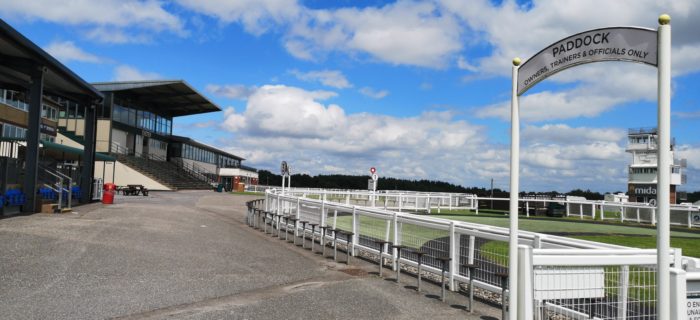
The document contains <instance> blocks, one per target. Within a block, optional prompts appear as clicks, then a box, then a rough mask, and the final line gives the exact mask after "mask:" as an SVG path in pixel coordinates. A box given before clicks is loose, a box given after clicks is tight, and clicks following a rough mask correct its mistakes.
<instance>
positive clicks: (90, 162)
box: [80, 101, 97, 203]
mask: <svg viewBox="0 0 700 320" xmlns="http://www.w3.org/2000/svg"><path fill="white" fill-rule="evenodd" d="M83 107H84V108H85V136H84V137H85V145H84V148H83V152H84V155H83V158H82V163H81V164H80V168H81V170H80V190H81V191H82V192H81V195H80V203H89V202H90V201H91V200H92V194H91V193H92V180H93V179H94V175H95V139H96V134H95V130H96V127H97V113H96V112H95V105H94V104H93V103H92V101H86V102H84V105H83Z"/></svg>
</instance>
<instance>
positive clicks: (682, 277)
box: [669, 267, 688, 319]
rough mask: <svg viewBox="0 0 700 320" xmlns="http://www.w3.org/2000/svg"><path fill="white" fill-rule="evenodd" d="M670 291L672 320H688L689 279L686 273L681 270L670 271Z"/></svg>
mask: <svg viewBox="0 0 700 320" xmlns="http://www.w3.org/2000/svg"><path fill="white" fill-rule="evenodd" d="M669 271H670V273H671V274H670V276H671V277H670V279H669V280H670V281H671V282H670V289H671V294H670V297H669V301H672V302H673V303H672V304H671V319H687V318H688V309H687V303H688V302H687V300H686V299H687V294H688V289H687V285H688V284H687V279H686V276H687V274H686V272H685V270H683V269H681V268H678V267H676V268H671V269H670V270H669Z"/></svg>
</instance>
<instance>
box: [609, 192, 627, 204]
mask: <svg viewBox="0 0 700 320" xmlns="http://www.w3.org/2000/svg"><path fill="white" fill-rule="evenodd" d="M605 201H606V202H628V201H629V196H628V195H626V194H624V193H606V194H605Z"/></svg>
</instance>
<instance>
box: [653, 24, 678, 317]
mask: <svg viewBox="0 0 700 320" xmlns="http://www.w3.org/2000/svg"><path fill="white" fill-rule="evenodd" d="M670 23H671V17H670V16H668V15H666V14H663V15H661V16H659V31H658V58H657V59H658V62H657V68H658V74H659V80H658V86H659V88H658V95H659V110H658V121H659V122H658V127H659V131H658V133H659V137H658V139H659V141H658V143H659V148H658V150H657V151H656V152H657V158H658V159H659V169H658V170H657V172H658V180H657V185H656V190H658V191H657V201H656V203H657V206H658V207H657V208H658V210H656V212H658V215H659V217H658V222H657V224H656V230H657V231H656V233H657V235H656V247H657V265H658V271H657V273H656V277H657V280H656V297H657V300H656V301H657V302H656V310H657V311H656V312H657V317H656V318H657V319H670V318H671V303H672V301H671V299H670V292H671V291H670V280H671V279H670V266H669V265H670V263H671V258H670V256H669V255H670V243H671V240H670V233H671V230H670V202H671V190H670V189H671V186H670V183H671V24H670ZM676 267H677V266H676Z"/></svg>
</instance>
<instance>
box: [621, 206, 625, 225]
mask: <svg viewBox="0 0 700 320" xmlns="http://www.w3.org/2000/svg"><path fill="white" fill-rule="evenodd" d="M620 222H625V206H624V205H622V203H620Z"/></svg>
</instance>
